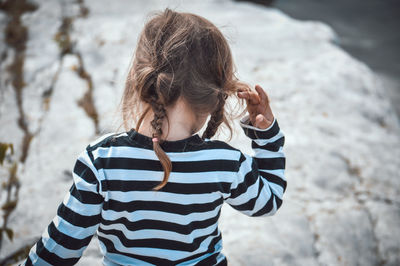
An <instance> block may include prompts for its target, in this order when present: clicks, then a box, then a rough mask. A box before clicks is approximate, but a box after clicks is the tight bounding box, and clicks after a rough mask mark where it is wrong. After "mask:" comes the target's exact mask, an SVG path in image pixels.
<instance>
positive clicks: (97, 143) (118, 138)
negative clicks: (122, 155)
mask: <svg viewBox="0 0 400 266" xmlns="http://www.w3.org/2000/svg"><path fill="white" fill-rule="evenodd" d="M126 137H128V134H127V132H109V133H105V134H102V135H100V136H98V137H97V138H96V139H95V140H93V141H91V142H90V143H89V144H88V146H87V150H90V151H93V150H96V149H97V148H100V147H103V148H106V147H111V146H118V145H121V146H122V145H126V140H125V138H126ZM123 143H125V144H123Z"/></svg>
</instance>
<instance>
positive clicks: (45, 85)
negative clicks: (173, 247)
mask: <svg viewBox="0 0 400 266" xmlns="http://www.w3.org/2000/svg"><path fill="white" fill-rule="evenodd" d="M34 3H36V5H37V9H36V10H35V11H32V12H27V13H24V14H23V15H22V16H21V21H22V23H23V24H24V25H26V27H27V29H28V31H29V38H28V40H27V42H26V50H25V57H24V67H23V77H24V87H23V89H22V92H21V96H22V97H21V99H22V105H21V106H22V109H23V110H24V114H23V117H24V119H25V121H26V124H27V126H28V127H27V128H28V131H27V130H25V131H24V129H22V128H21V126H20V125H19V124H18V119H19V117H21V112H20V110H19V109H18V108H17V106H18V104H17V99H18V97H17V90H16V89H15V87H14V86H13V83H12V82H10V80H11V78H12V74H11V73H10V71H9V70H8V66H9V65H10V64H12V62H13V58H14V53H15V49H13V48H12V47H10V46H9V45H7V44H6V42H5V41H4V40H5V35H4V29H5V27H6V23H7V21H8V19H9V17H8V14H7V13H6V12H0V22H1V23H0V39H1V43H0V52H1V53H3V54H6V55H7V56H6V58H4V57H2V61H1V71H0V82H1V88H2V89H1V97H0V102H1V107H0V124H1V125H2V126H1V127H0V142H5V143H13V145H14V155H12V156H11V155H10V156H8V161H7V162H6V163H5V164H4V165H3V166H2V167H1V168H0V169H1V172H0V174H1V176H0V177H1V181H2V182H8V181H7V180H9V171H8V170H7V169H8V168H7V167H8V166H7V165H10V164H11V163H12V162H13V161H16V162H17V163H18V169H17V172H16V176H17V177H18V180H19V184H20V186H19V193H18V202H17V203H18V204H17V206H16V208H15V209H14V210H13V211H12V212H11V214H10V216H9V217H8V227H9V228H11V229H12V230H13V232H14V235H13V241H10V240H9V238H8V237H6V236H4V237H3V243H2V248H1V250H0V259H4V258H6V257H7V256H8V255H10V254H12V253H13V252H15V251H16V250H19V249H21V248H23V247H28V246H29V248H30V245H31V243H32V241H34V239H35V238H37V237H39V236H40V234H41V233H42V231H43V230H44V229H45V228H46V226H47V225H48V224H49V222H50V221H51V219H52V218H53V217H54V215H55V213H56V208H57V206H58V204H59V203H60V202H61V201H62V199H63V197H64V195H65V193H66V192H67V190H68V188H69V186H70V184H71V171H72V167H73V163H74V161H75V159H76V157H77V155H78V154H79V153H80V151H82V150H83V149H84V148H85V147H86V145H87V144H88V143H89V142H91V141H93V140H94V139H96V138H97V137H99V136H101V135H102V134H105V133H108V132H113V131H115V130H116V128H117V126H118V125H119V124H118V123H119V122H120V121H119V119H118V118H116V115H117V114H116V112H115V111H116V106H117V104H118V103H119V100H120V97H121V95H122V90H123V84H124V79H125V77H126V74H127V71H128V68H129V64H130V60H131V56H132V53H133V49H134V47H135V44H136V40H137V36H138V34H139V32H140V30H141V29H142V27H143V25H144V22H145V19H146V16H147V14H148V12H150V11H153V10H162V9H164V8H165V7H167V6H169V7H171V8H174V9H176V10H179V11H189V12H193V13H197V14H199V15H202V16H204V17H206V18H208V19H209V20H211V21H212V22H213V23H215V24H216V25H217V26H218V27H220V29H221V30H222V31H223V33H224V34H225V36H226V37H227V39H228V40H229V42H230V44H231V48H232V52H233V55H234V59H235V63H236V66H237V71H238V74H239V75H238V76H239V78H240V79H242V80H243V81H245V82H248V83H249V84H252V85H255V84H261V85H262V86H263V87H264V89H265V90H266V91H267V93H268V94H269V96H270V98H271V106H272V110H273V112H274V115H275V116H276V117H277V119H278V120H279V124H280V126H281V129H282V130H283V131H284V132H285V134H286V142H285V148H284V151H285V154H286V157H287V165H286V166H287V169H286V178H287V180H288V187H287V192H286V194H285V195H284V201H283V202H284V203H283V205H282V207H281V209H280V210H279V211H278V212H277V213H276V215H274V216H272V217H264V218H250V217H246V216H244V215H242V214H240V213H238V212H236V211H235V210H233V209H232V208H230V207H227V206H225V207H224V208H223V211H222V216H221V221H220V227H221V230H222V234H223V239H224V252H225V254H226V255H227V257H228V259H229V262H230V264H231V265H399V264H400V241H399V239H400V198H399V195H400V178H399V177H400V137H399V136H400V125H399V121H398V119H397V117H396V115H395V112H394V108H393V106H391V104H390V100H389V99H388V97H387V96H386V95H385V90H384V87H383V84H382V82H381V81H380V80H379V79H378V78H377V77H376V76H375V75H374V73H372V72H371V70H370V69H369V68H368V67H366V65H365V64H363V63H362V62H359V61H357V60H355V59H354V58H352V57H350V56H349V55H348V54H346V53H345V52H344V51H343V50H341V49H340V48H338V47H337V46H336V45H335V42H336V38H337V37H336V36H335V34H334V32H333V31H332V30H331V29H330V28H329V27H328V26H326V25H325V24H322V23H319V22H311V21H310V22H300V21H296V20H293V19H291V18H289V17H288V16H286V15H285V14H283V13H282V12H279V11H278V10H275V9H268V8H262V7H259V6H256V5H253V4H248V3H235V2H231V1H228V0H206V1H129V2H128V1H124V0H115V1H112V4H109V2H108V1H104V0H101V1H99V0H91V1H89V0H85V1H72V0H70V1H60V2H59V1H39V0H36V1H35V2H34ZM26 132H30V133H32V135H33V137H32V140H31V141H30V143H29V145H28V148H27V157H26V160H21V159H20V158H21V157H20V156H21V154H22V153H23V150H24V147H26V146H27V145H25V144H24V143H23V138H24V136H25V135H26ZM218 138H220V139H222V140H225V139H226V138H225V136H224V133H223V132H222V134H220V135H219V137H218ZM231 144H232V145H233V146H236V147H238V148H240V149H242V150H243V151H244V152H248V153H251V149H250V148H249V144H250V142H249V140H248V139H247V138H246V137H245V136H244V134H243V133H242V132H241V130H240V129H239V128H238V127H237V126H236V127H235V134H234V137H233V139H232V140H231ZM1 193H2V194H1V195H0V199H1V204H2V205H3V203H4V202H5V200H6V195H7V191H6V190H4V189H2V190H1ZM3 215H4V210H2V215H1V216H2V218H1V220H0V226H2V225H3V223H4V217H3ZM97 244H98V243H97V238H96V237H94V238H93V240H92V242H91V243H90V245H89V247H88V248H87V250H86V251H85V252H84V255H83V257H82V258H81V260H80V261H79V263H78V265H100V264H101V260H102V258H101V254H100V253H99V250H98V247H97Z"/></svg>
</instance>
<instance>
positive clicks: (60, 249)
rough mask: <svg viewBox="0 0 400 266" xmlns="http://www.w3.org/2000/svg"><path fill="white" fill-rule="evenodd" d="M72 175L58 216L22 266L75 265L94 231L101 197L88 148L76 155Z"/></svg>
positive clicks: (100, 205) (98, 216)
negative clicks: (71, 181) (70, 183)
mask: <svg viewBox="0 0 400 266" xmlns="http://www.w3.org/2000/svg"><path fill="white" fill-rule="evenodd" d="M72 175H73V183H72V186H71V188H70V189H69V191H68V193H67V194H66V195H65V197H64V200H63V202H62V203H61V204H60V205H59V207H58V209H57V215H56V216H55V217H54V219H53V220H52V222H51V223H50V224H49V226H48V227H47V229H46V230H44V232H43V234H42V235H41V238H40V239H39V241H38V242H37V243H36V244H35V245H34V246H33V247H32V248H31V250H30V252H29V255H28V258H27V259H26V260H25V261H24V263H23V264H22V265H74V264H76V263H77V262H78V260H79V259H80V257H81V256H82V253H83V251H84V250H85V248H86V247H87V246H88V244H89V242H90V240H91V239H92V236H93V234H94V233H95V232H96V230H97V228H98V226H99V224H100V220H101V218H100V217H101V216H100V213H101V209H102V205H103V199H104V198H103V196H102V195H101V187H100V182H99V178H98V172H97V170H96V168H95V167H94V166H93V163H92V161H91V158H90V157H89V151H88V150H87V149H86V150H85V151H83V152H82V153H81V154H79V156H78V159H77V160H76V162H75V166H74V168H73V173H72Z"/></svg>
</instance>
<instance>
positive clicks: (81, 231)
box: [53, 215, 98, 239]
mask: <svg viewBox="0 0 400 266" xmlns="http://www.w3.org/2000/svg"><path fill="white" fill-rule="evenodd" d="M53 223H54V224H55V226H56V228H57V230H58V231H60V232H61V233H63V234H65V235H68V236H70V237H72V238H76V239H84V238H86V237H88V236H92V235H93V234H94V232H96V230H97V228H98V225H93V226H91V227H88V228H83V227H79V226H75V225H73V224H71V223H69V222H67V221H66V220H64V219H63V218H61V217H60V216H58V215H57V216H56V217H54V219H53Z"/></svg>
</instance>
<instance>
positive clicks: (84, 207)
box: [63, 193, 103, 216]
mask: <svg viewBox="0 0 400 266" xmlns="http://www.w3.org/2000/svg"><path fill="white" fill-rule="evenodd" d="M63 203H64V205H65V206H67V207H68V208H69V209H70V210H72V211H73V212H75V213H78V214H80V215H85V216H93V215H97V214H100V213H101V209H102V207H103V204H87V203H85V204H83V203H82V202H80V201H79V200H77V199H76V198H75V197H74V196H72V195H71V194H70V193H67V195H65V197H64V200H63Z"/></svg>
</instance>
